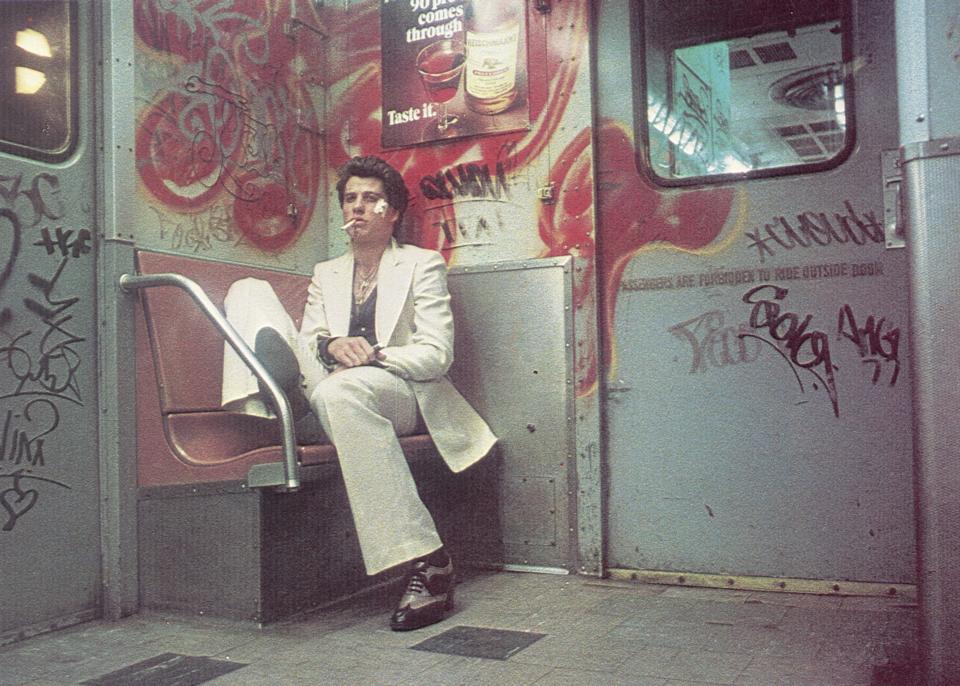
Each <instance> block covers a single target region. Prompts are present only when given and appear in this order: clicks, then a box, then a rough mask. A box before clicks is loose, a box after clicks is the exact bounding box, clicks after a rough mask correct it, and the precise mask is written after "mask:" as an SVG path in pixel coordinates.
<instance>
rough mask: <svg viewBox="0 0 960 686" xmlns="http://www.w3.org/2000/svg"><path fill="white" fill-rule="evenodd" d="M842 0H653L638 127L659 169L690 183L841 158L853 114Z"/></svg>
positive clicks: (645, 14) (663, 176)
mask: <svg viewBox="0 0 960 686" xmlns="http://www.w3.org/2000/svg"><path fill="white" fill-rule="evenodd" d="M844 4H845V3H844V2H841V0H807V2H805V3H803V4H801V3H795V2H766V1H765V0H647V1H646V2H644V3H643V11H642V16H641V17H640V18H641V31H642V35H643V46H644V55H643V57H644V59H643V61H642V64H643V65H644V70H643V83H644V85H645V101H646V111H645V112H640V111H638V112H637V119H638V121H637V125H638V127H639V128H641V131H640V133H641V134H645V137H646V140H647V141H648V143H649V165H650V168H651V171H652V172H653V173H654V174H655V176H656V177H658V178H659V179H660V180H662V181H664V182H666V183H671V182H675V183H683V182H684V181H686V180H690V179H698V180H703V178H704V177H714V176H716V177H720V178H729V175H731V174H734V175H740V176H743V175H746V176H766V175H770V174H774V173H783V172H785V171H788V170H790V171H798V170H799V169H822V168H825V167H829V166H833V165H835V164H838V163H839V162H840V161H842V159H843V158H844V157H845V154H846V152H847V151H848V150H849V148H850V145H851V144H852V123H853V122H852V121H851V120H850V118H849V117H848V112H851V111H852V108H851V103H850V98H851V95H852V93H851V90H850V84H849V79H845V70H844V64H845V63H847V64H849V60H848V59H847V58H846V55H845V45H846V43H847V41H846V40H845V36H844V31H845V30H846V27H847V23H848V22H847V21H846V20H845V16H846V15H845V14H844ZM644 115H645V116H644ZM718 180H719V179H718Z"/></svg>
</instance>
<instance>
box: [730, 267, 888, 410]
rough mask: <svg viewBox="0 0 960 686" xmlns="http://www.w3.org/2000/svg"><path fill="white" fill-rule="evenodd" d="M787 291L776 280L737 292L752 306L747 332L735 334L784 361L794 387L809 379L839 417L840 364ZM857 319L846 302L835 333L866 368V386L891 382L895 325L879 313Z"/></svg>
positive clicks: (826, 337) (827, 341) (810, 317)
mask: <svg viewBox="0 0 960 686" xmlns="http://www.w3.org/2000/svg"><path fill="white" fill-rule="evenodd" d="M789 292H790V291H789V289H787V288H784V287H782V286H779V285H776V284H769V283H767V284H761V285H759V286H755V287H753V288H751V289H750V290H748V291H747V292H746V293H745V294H744V295H743V298H742V300H743V302H744V303H747V304H748V305H752V308H751V309H750V317H749V324H748V327H747V330H744V331H741V332H739V333H738V334H737V336H738V337H739V338H741V339H754V340H756V341H760V342H761V343H763V344H765V345H766V346H768V347H769V348H770V349H772V350H774V351H776V352H777V353H778V354H779V355H780V356H781V357H782V358H783V359H784V361H785V362H786V363H787V364H788V366H789V368H790V370H791V372H792V373H793V376H794V378H795V380H796V381H797V384H798V385H799V387H800V391H801V392H804V391H805V386H804V383H803V379H804V376H809V377H810V378H812V379H813V380H812V382H811V385H812V387H813V389H814V390H821V389H822V390H823V391H824V392H825V393H826V395H827V397H828V398H829V400H830V404H831V406H832V408H833V413H834V416H836V417H840V402H839V396H838V393H837V378H838V376H837V375H838V373H839V372H840V366H839V365H837V364H836V363H835V359H834V357H833V353H832V352H831V347H830V335H829V334H828V333H827V331H825V330H823V329H821V328H817V327H816V326H815V325H813V315H812V314H809V313H804V314H801V313H800V312H796V311H793V309H789V308H788V307H787V302H786V300H787V296H788V295H789ZM861 321H862V322H863V324H862V326H861V325H860V324H859V323H858V320H857V317H856V315H855V314H854V310H853V307H852V306H851V305H850V304H844V305H842V306H841V307H840V308H839V311H838V314H837V337H838V339H839V340H841V341H843V340H846V341H849V342H850V343H852V344H853V345H854V346H855V347H856V351H857V354H858V355H859V358H860V361H861V363H862V364H863V365H867V366H868V367H869V369H870V377H871V378H870V380H871V384H873V385H877V383H878V382H879V381H880V380H881V378H882V377H883V375H884V374H887V378H888V381H887V384H888V385H889V386H895V385H896V383H897V379H898V378H899V375H900V329H899V327H894V326H892V325H891V324H890V323H889V322H888V321H887V319H886V318H885V317H877V316H876V315H874V314H869V315H867V316H866V317H865V318H862V319H861Z"/></svg>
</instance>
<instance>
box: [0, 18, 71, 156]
mask: <svg viewBox="0 0 960 686" xmlns="http://www.w3.org/2000/svg"><path fill="white" fill-rule="evenodd" d="M75 15H76V5H75V2H72V1H70V0H0V151H4V152H10V153H13V154H16V155H20V156H23V157H30V158H34V159H39V160H44V161H50V162H58V161H62V160H64V159H66V158H67V157H69V156H70V154H71V153H72V152H73V149H74V146H75V144H76V136H77V123H76V122H77V97H76V89H77V54H76V52H77V51H76V45H75V40H74V36H75V31H76V26H75V25H76V16H75Z"/></svg>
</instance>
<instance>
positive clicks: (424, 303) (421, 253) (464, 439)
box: [300, 239, 497, 472]
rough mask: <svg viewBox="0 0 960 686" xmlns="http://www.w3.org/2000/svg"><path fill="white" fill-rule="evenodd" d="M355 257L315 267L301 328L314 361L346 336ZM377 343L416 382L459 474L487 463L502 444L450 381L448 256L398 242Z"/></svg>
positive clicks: (384, 287) (383, 279) (381, 278)
mask: <svg viewBox="0 0 960 686" xmlns="http://www.w3.org/2000/svg"><path fill="white" fill-rule="evenodd" d="M353 263H354V259H353V253H352V252H348V253H346V254H344V255H341V256H340V257H336V258H334V259H332V260H327V261H325V262H320V263H319V264H317V265H316V266H315V267H314V270H313V278H312V279H311V281H310V286H309V288H308V290H307V304H306V307H305V308H304V311H303V320H302V322H301V325H300V336H301V345H302V346H304V347H305V348H308V349H309V350H310V352H311V354H313V355H314V356H315V355H316V349H317V337H318V336H323V337H336V336H346V335H348V333H349V329H350V309H351V308H350V305H351V301H352V298H353ZM375 321H376V334H377V342H378V343H379V344H380V345H381V346H382V352H383V355H384V359H383V360H381V364H382V365H383V367H384V368H386V369H387V370H388V371H390V372H392V373H394V374H396V375H397V376H399V377H401V378H403V379H406V380H407V381H409V382H410V385H411V387H412V388H413V392H414V395H415V396H416V398H417V404H418V406H419V408H420V414H421V416H422V417H423V420H424V423H425V424H426V426H427V430H428V431H429V432H430V436H431V437H432V438H433V442H434V443H435V444H436V446H437V449H438V450H439V451H440V454H441V455H442V456H443V459H444V460H445V461H446V463H447V464H448V465H449V467H450V469H451V470H453V471H454V472H459V471H461V470H463V469H466V468H467V467H469V466H470V465H471V464H473V463H474V462H476V461H477V460H479V459H480V458H481V457H483V456H484V455H486V454H487V453H488V452H489V451H490V448H492V447H493V444H494V443H495V442H496V440H497V439H496V437H495V436H494V435H493V433H492V432H491V431H490V428H489V427H488V426H487V424H486V422H485V421H484V420H483V419H482V418H481V417H480V415H479V414H477V412H476V411H475V410H474V409H473V408H472V407H470V405H469V403H467V401H466V400H465V399H464V398H463V396H462V395H460V393H459V392H458V391H457V389H456V388H454V386H453V384H452V383H451V382H450V380H449V379H447V377H446V373H447V370H448V369H449V368H450V365H451V363H452V362H453V313H452V312H451V310H450V293H449V291H448V290H447V266H446V263H445V262H444V260H443V257H442V256H441V255H440V253H438V252H435V251H433V250H425V249H423V248H418V247H416V246H412V245H399V244H397V243H396V241H394V240H392V239H391V242H390V245H389V246H388V247H387V249H386V250H384V252H383V257H381V258H380V267H379V273H378V277H377V309H376V320H375Z"/></svg>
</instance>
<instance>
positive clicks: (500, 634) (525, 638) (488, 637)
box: [411, 626, 546, 660]
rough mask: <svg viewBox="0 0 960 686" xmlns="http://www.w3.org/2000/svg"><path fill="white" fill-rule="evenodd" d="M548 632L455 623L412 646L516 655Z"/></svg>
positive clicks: (479, 654)
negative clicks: (510, 629) (538, 632)
mask: <svg viewBox="0 0 960 686" xmlns="http://www.w3.org/2000/svg"><path fill="white" fill-rule="evenodd" d="M545 635H546V634H535V633H531V632H529V631H508V630H506V629H487V628H483V627H475V626H455V627H453V628H452V629H448V630H447V631H444V632H443V633H442V634H437V635H436V636H433V637H432V638H428V639H427V640H426V641H423V642H422V643H418V644H417V645H415V646H411V647H412V648H413V649H414V650H425V651H428V652H431V653H444V654H446V655H461V656H463V657H485V658H487V659H490V660H506V659H507V658H508V657H510V656H511V655H516V654H517V653H519V652H520V651H521V650H523V649H524V648H526V647H527V646H530V645H532V644H534V643H536V642H537V641H539V640H540V639H541V638H543V637H544V636H545Z"/></svg>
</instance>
